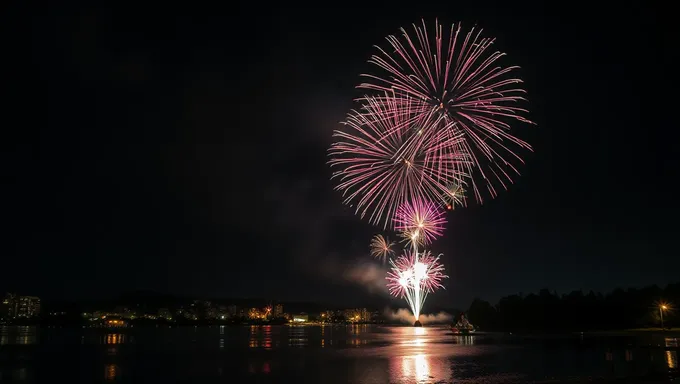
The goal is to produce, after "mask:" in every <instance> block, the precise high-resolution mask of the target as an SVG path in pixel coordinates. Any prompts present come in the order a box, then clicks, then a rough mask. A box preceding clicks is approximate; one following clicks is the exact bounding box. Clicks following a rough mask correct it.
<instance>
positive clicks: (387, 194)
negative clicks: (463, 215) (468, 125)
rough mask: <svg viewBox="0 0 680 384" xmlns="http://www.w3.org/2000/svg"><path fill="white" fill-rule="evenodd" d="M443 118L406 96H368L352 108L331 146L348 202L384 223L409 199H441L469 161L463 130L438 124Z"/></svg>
mask: <svg viewBox="0 0 680 384" xmlns="http://www.w3.org/2000/svg"><path fill="white" fill-rule="evenodd" d="M397 103H400V105H402V107H399V106H398V105H397ZM445 120H446V119H445V116H443V115H441V114H438V113H436V111H430V112H427V111H426V110H425V109H421V108H419V107H417V106H412V104H410V102H409V101H408V98H401V97H400V98H397V97H395V96H394V95H393V94H390V93H385V95H384V96H381V97H380V98H370V97H369V98H367V99H366V102H365V104H364V106H363V108H362V109H361V110H360V111H352V112H350V114H349V115H348V117H347V121H346V122H345V129H344V130H337V131H335V133H334V137H335V138H336V141H335V142H334V143H333V144H332V145H331V148H330V149H329V157H330V160H329V163H330V165H331V167H336V169H338V170H336V171H334V172H333V176H332V177H333V178H337V179H339V182H338V185H337V186H336V189H337V190H340V191H342V192H343V196H344V203H345V204H348V205H356V212H357V213H358V214H359V215H360V216H361V217H364V216H366V215H368V220H369V222H371V223H372V224H375V225H381V224H382V225H383V227H385V228H386V227H387V225H388V223H391V222H392V218H393V217H394V215H395V212H396V209H397V207H398V206H399V205H401V204H402V203H404V202H405V201H414V200H433V201H439V200H440V199H441V196H442V195H443V194H444V193H446V192H447V186H448V185H450V184H451V183H459V184H464V183H465V181H464V179H465V178H466V177H467V174H466V173H465V169H466V168H469V166H470V165H469V164H465V163H466V162H468V163H469V160H468V157H467V155H466V153H465V152H462V148H464V146H463V145H462V143H461V142H462V141H463V138H462V134H461V133H458V132H454V131H453V130H439V129H434V128H435V127H440V126H442V125H445V124H446V123H445Z"/></svg>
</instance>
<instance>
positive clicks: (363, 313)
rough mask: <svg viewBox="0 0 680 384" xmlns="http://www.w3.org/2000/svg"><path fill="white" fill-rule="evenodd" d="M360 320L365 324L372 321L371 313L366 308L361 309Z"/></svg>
mask: <svg viewBox="0 0 680 384" xmlns="http://www.w3.org/2000/svg"><path fill="white" fill-rule="evenodd" d="M359 320H360V321H363V322H369V321H371V312H369V311H368V309H366V308H361V309H359Z"/></svg>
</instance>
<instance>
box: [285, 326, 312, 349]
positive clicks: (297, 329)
mask: <svg viewBox="0 0 680 384" xmlns="http://www.w3.org/2000/svg"><path fill="white" fill-rule="evenodd" d="M307 329H311V328H307V327H304V326H290V327H288V345H289V346H291V347H304V346H306V345H307Z"/></svg>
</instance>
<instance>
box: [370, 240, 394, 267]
mask: <svg viewBox="0 0 680 384" xmlns="http://www.w3.org/2000/svg"><path fill="white" fill-rule="evenodd" d="M393 246H394V243H392V242H390V239H388V238H387V237H384V236H383V235H375V236H373V240H371V256H373V257H375V258H376V259H380V260H382V262H383V264H384V263H385V261H386V260H387V258H388V257H389V256H391V255H393V254H394V251H393V250H392V247H393Z"/></svg>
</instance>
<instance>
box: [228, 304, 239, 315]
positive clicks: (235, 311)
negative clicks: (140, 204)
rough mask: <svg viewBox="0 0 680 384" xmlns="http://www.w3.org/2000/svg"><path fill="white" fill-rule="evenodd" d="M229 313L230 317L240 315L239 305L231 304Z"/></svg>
mask: <svg viewBox="0 0 680 384" xmlns="http://www.w3.org/2000/svg"><path fill="white" fill-rule="evenodd" d="M227 314H228V315H229V317H238V315H239V310H238V307H237V306H235V305H230V306H228V307H227Z"/></svg>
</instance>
